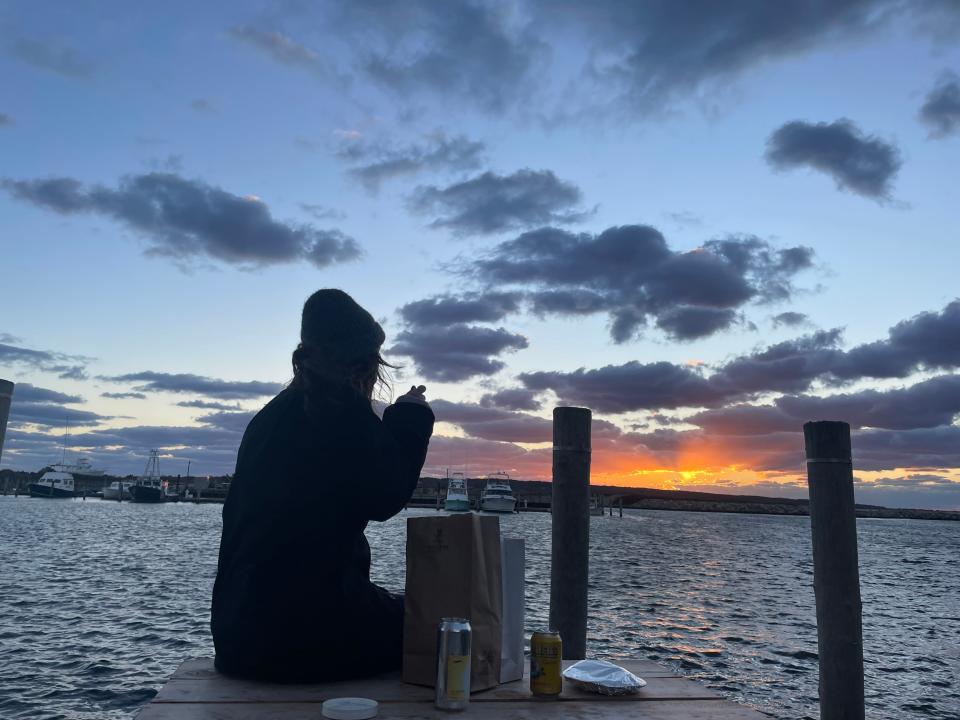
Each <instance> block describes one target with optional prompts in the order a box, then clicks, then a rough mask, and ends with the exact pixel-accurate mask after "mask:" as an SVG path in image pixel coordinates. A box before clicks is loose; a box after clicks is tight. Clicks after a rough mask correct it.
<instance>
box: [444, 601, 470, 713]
mask: <svg viewBox="0 0 960 720" xmlns="http://www.w3.org/2000/svg"><path fill="white" fill-rule="evenodd" d="M470 634H471V632H470V622H469V621H468V620H466V619H465V618H443V619H442V620H441V621H440V625H439V627H438V628H437V697H436V706H437V707H438V708H440V709H441V710H465V709H466V707H467V705H469V704H470Z"/></svg>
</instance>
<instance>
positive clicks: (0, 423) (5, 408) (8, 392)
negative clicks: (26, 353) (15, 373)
mask: <svg viewBox="0 0 960 720" xmlns="http://www.w3.org/2000/svg"><path fill="white" fill-rule="evenodd" d="M13 387H14V386H13V383H12V382H10V381H9V380H0V460H3V439H4V437H5V436H6V434H7V420H8V419H9V418H10V403H11V402H12V401H13Z"/></svg>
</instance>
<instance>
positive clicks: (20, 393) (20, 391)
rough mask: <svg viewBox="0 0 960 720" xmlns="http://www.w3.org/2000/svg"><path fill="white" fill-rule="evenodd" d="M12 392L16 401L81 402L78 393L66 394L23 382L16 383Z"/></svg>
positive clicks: (63, 403) (62, 403) (81, 399)
mask: <svg viewBox="0 0 960 720" xmlns="http://www.w3.org/2000/svg"><path fill="white" fill-rule="evenodd" d="M13 394H14V398H15V400H17V401H18V402H29V403H59V404H61V405H65V404H76V403H82V402H83V398H82V397H80V396H79V395H68V394H67V393H62V392H59V391H58V390H48V389H47V388H42V387H37V386H36V385H31V384H30V383H25V382H22V383H17V385H16V387H15V388H14V391H13Z"/></svg>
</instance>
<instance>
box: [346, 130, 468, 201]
mask: <svg viewBox="0 0 960 720" xmlns="http://www.w3.org/2000/svg"><path fill="white" fill-rule="evenodd" d="M484 150H485V145H484V144H483V143H482V142H479V141H475V140H470V139H469V138H468V137H466V136H465V135H456V136H454V137H447V136H446V135H445V134H444V133H443V132H440V131H437V132H435V133H433V134H432V135H430V136H428V137H427V138H426V140H425V141H424V142H423V143H414V144H412V145H407V146H405V147H402V148H396V149H394V148H389V147H384V146H380V145H362V144H360V143H357V142H350V143H348V144H347V145H345V146H344V147H343V148H342V149H341V150H340V152H339V153H338V155H339V156H340V157H341V158H343V159H345V160H348V161H352V162H359V163H360V164H357V165H355V166H354V167H352V168H351V169H350V174H351V175H352V176H353V177H355V178H357V179H358V180H359V181H360V182H361V183H363V185H364V187H366V188H367V190H369V191H370V192H374V193H375V192H377V191H378V190H379V189H380V185H381V183H383V182H384V181H386V180H392V179H395V178H398V177H403V176H404V175H414V174H416V173H420V172H425V171H452V170H474V169H476V168H478V167H479V166H480V162H481V160H482V159H483V153H484ZM360 161H363V162H360Z"/></svg>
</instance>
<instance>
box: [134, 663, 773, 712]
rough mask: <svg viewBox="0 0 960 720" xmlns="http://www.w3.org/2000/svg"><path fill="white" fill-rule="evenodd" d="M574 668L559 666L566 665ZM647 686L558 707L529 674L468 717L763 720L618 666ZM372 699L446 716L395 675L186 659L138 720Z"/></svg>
mask: <svg viewBox="0 0 960 720" xmlns="http://www.w3.org/2000/svg"><path fill="white" fill-rule="evenodd" d="M570 664H571V662H564V666H568V665H570ZM620 664H621V665H623V666H624V667H626V668H628V669H630V670H631V671H632V672H634V673H636V674H637V675H640V676H641V677H643V678H644V679H645V680H646V681H647V686H646V687H645V688H643V690H641V691H640V692H639V693H638V694H636V695H630V696H620V697H609V696H603V695H595V694H592V693H585V692H583V691H581V690H578V689H577V688H575V687H574V686H573V685H572V683H564V691H563V694H562V695H561V697H560V699H559V700H557V701H549V700H548V701H544V700H539V699H536V698H533V697H532V696H531V695H530V690H529V680H528V679H527V678H529V672H527V674H526V677H525V678H524V679H523V680H520V681H517V682H513V683H506V684H504V685H501V686H499V687H497V688H493V689H491V690H487V691H484V692H481V693H476V694H474V695H472V696H471V704H470V714H471V715H477V716H482V717H484V718H491V719H492V718H518V719H521V720H523V719H528V718H529V720H534V719H542V718H546V717H550V718H551V719H553V718H560V719H561V720H563V719H566V718H597V719H598V720H604V719H605V718H625V719H629V718H645V719H652V720H680V719H681V718H687V719H688V720H700V719H701V718H702V719H703V720H706V719H707V718H711V719H712V720H761V719H762V718H764V717H765V716H764V715H762V714H760V713H758V712H756V711H754V710H751V709H750V708H747V707H744V706H742V705H737V704H735V703H731V702H728V701H725V700H723V699H722V698H721V697H720V696H719V695H717V694H716V693H715V692H713V691H712V690H708V689H707V688H705V687H703V686H702V685H700V684H698V683H695V682H692V681H690V680H687V679H685V678H681V677H678V676H676V675H674V674H673V673H672V672H670V671H669V670H668V669H666V668H664V667H662V666H659V665H656V664H655V663H651V662H649V661H646V660H627V661H621V662H620ZM347 696H359V697H369V698H373V699H375V700H377V701H379V702H380V717H387V718H390V717H396V718H410V719H413V718H424V719H426V718H430V719H431V720H434V719H436V718H440V717H446V716H447V714H445V713H443V712H442V711H439V710H436V709H435V708H434V707H433V690H432V689H431V688H425V687H420V686H417V685H409V684H406V683H403V682H401V681H400V675H399V673H390V674H387V675H382V676H379V677H375V678H369V679H364V680H353V681H346V682H336V683H322V684H316V685H281V684H275V683H258V682H250V681H244V680H238V679H236V678H231V677H228V676H226V675H221V674H219V673H217V672H216V670H214V668H213V660H212V659H211V658H196V659H192V660H187V661H186V662H184V663H183V664H182V665H181V666H180V668H178V670H177V671H176V672H175V673H174V675H173V677H172V678H171V679H170V681H169V682H168V683H167V684H166V685H165V686H164V687H163V689H161V691H160V692H159V694H158V695H157V696H156V698H154V700H153V701H152V702H151V703H150V704H149V705H148V706H147V707H145V708H144V709H143V710H142V711H141V712H140V714H139V715H138V716H137V717H138V718H139V720H168V719H172V718H178V720H195V719H199V718H202V719H203V720H247V719H248V718H277V720H297V719H298V718H319V717H320V704H321V703H322V702H323V701H324V700H327V699H330V698H334V697H347Z"/></svg>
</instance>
